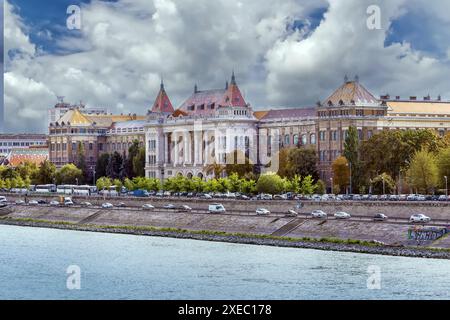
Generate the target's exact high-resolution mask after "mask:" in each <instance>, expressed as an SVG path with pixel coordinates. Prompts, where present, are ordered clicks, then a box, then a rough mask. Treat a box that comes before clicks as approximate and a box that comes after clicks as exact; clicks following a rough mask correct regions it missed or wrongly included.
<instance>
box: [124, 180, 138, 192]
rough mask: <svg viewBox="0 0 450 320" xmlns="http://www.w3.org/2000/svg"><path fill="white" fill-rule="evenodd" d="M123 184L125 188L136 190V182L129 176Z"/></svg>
mask: <svg viewBox="0 0 450 320" xmlns="http://www.w3.org/2000/svg"><path fill="white" fill-rule="evenodd" d="M123 186H124V187H125V188H127V190H128V191H134V190H136V189H135V188H136V186H135V184H134V183H133V181H132V180H131V179H129V178H125V180H124V182H123Z"/></svg>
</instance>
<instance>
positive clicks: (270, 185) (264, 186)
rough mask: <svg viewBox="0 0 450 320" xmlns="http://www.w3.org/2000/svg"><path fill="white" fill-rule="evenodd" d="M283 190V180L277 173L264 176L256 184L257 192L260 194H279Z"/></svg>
mask: <svg viewBox="0 0 450 320" xmlns="http://www.w3.org/2000/svg"><path fill="white" fill-rule="evenodd" d="M283 188H284V182H283V179H282V178H281V177H280V176H279V175H277V174H275V173H267V174H262V175H261V176H260V177H259V179H258V182H257V183H256V190H257V191H258V192H259V193H269V194H279V193H281V192H282V191H283Z"/></svg>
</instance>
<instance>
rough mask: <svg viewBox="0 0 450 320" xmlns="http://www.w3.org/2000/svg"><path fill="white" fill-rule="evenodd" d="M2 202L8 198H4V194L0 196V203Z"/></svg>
mask: <svg viewBox="0 0 450 320" xmlns="http://www.w3.org/2000/svg"><path fill="white" fill-rule="evenodd" d="M3 202H8V200H6V197H5V196H0V203H3Z"/></svg>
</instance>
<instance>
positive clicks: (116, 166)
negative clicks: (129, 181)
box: [106, 151, 123, 179]
mask: <svg viewBox="0 0 450 320" xmlns="http://www.w3.org/2000/svg"><path fill="white" fill-rule="evenodd" d="M122 170H123V157H122V156H121V155H120V153H118V152H117V151H115V152H114V153H113V154H112V155H110V157H109V161H108V166H107V168H106V175H107V176H108V177H110V178H111V179H118V178H120V175H121V171H122Z"/></svg>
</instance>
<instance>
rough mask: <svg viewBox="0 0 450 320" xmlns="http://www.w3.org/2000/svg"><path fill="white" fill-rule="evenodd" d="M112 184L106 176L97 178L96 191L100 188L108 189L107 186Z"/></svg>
mask: <svg viewBox="0 0 450 320" xmlns="http://www.w3.org/2000/svg"><path fill="white" fill-rule="evenodd" d="M112 185H113V183H112V181H111V179H110V178H108V177H101V178H99V179H97V183H96V186H97V190H98V191H102V190H109V188H110V187H111V186H112Z"/></svg>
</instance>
